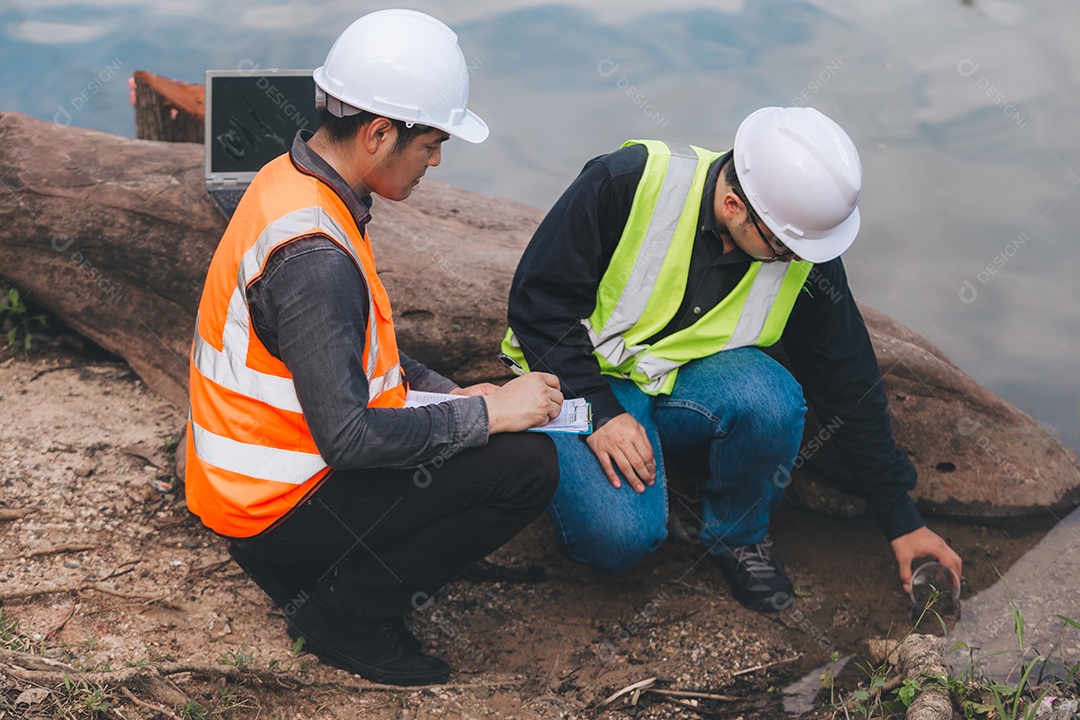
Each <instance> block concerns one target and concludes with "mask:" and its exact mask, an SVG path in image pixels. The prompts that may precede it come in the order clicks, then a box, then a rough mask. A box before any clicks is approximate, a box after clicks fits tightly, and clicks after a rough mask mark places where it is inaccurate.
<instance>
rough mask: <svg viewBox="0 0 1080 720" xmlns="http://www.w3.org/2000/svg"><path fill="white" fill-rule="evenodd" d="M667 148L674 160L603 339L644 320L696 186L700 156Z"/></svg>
mask: <svg viewBox="0 0 1080 720" xmlns="http://www.w3.org/2000/svg"><path fill="white" fill-rule="evenodd" d="M668 148H669V149H670V150H671V159H670V160H669V161H668V167H667V173H666V174H665V175H664V182H663V184H662V185H661V186H660V194H659V197H657V199H656V208H655V209H654V210H653V213H652V217H651V218H650V219H649V229H648V230H646V231H645V237H644V238H643V239H642V242H641V249H640V250H639V251H638V255H637V258H635V259H634V268H633V269H632V270H631V271H630V278H629V279H628V280H627V281H626V285H625V286H623V291H622V294H621V295H620V296H619V301H618V302H617V303H616V304H615V309H614V310H613V311H612V312H611V315H610V316H609V317H608V319H607V320H606V321H605V322H604V327H603V328H601V329H600V331H599V333H598V335H599V336H600V338H601V339H607V338H610V337H612V336H614V335H622V334H623V333H624V332H626V331H627V330H629V329H630V328H632V327H633V326H634V325H635V324H636V323H637V321H638V320H639V319H641V314H642V313H643V312H644V311H645V307H646V306H647V305H648V304H649V298H650V297H651V296H652V292H653V287H654V286H655V285H656V278H657V277H659V276H660V268H661V267H662V266H663V264H664V257H665V256H666V255H667V252H668V249H669V248H670V247H671V241H672V239H673V238H674V237H675V228H676V227H677V226H678V224H679V218H680V217H681V216H682V212H683V206H684V205H686V197H687V195H688V194H689V193H690V187H691V186H692V185H693V184H694V175H695V174H696V173H697V166H698V156H697V153H695V152H694V150H693V148H691V147H690V146H689V145H685V144H671V143H669V144H668Z"/></svg>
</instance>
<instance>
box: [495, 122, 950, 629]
mask: <svg viewBox="0 0 1080 720" xmlns="http://www.w3.org/2000/svg"><path fill="white" fill-rule="evenodd" d="M861 188H862V168H861V165H860V162H859V156H858V153H857V151H856V149H855V145H854V143H853V142H852V141H851V139H850V138H849V137H848V135H847V133H845V132H844V130H843V129H842V128H840V126H839V125H837V124H836V123H835V122H833V121H832V120H830V119H829V118H827V117H826V116H825V115H823V114H821V113H820V112H818V111H817V110H813V109H810V108H778V107H770V108H763V109H761V110H758V111H757V112H754V113H753V114H751V115H750V116H749V117H747V118H746V120H745V121H744V122H743V123H742V124H741V125H740V127H739V129H738V131H737V133H736V135H735V142H734V148H733V150H732V151H731V152H727V153H716V152H710V151H707V150H704V149H702V148H698V147H691V146H686V145H681V144H675V143H664V142H659V141H651V140H646V141H631V142H628V143H626V144H625V145H624V146H623V147H622V148H620V149H619V150H616V151H615V152H612V153H609V154H607V155H603V156H600V157H598V158H595V159H594V160H592V161H591V162H589V163H588V164H587V165H586V166H585V168H584V170H583V171H582V172H581V174H580V175H579V177H578V178H577V179H576V180H575V181H574V183H573V184H572V185H571V186H570V187H569V189H567V190H566V192H565V193H564V194H563V196H562V197H561V198H560V199H559V200H558V201H557V202H556V204H555V206H554V207H553V208H552V209H551V211H550V212H549V213H548V215H547V217H546V218H545V219H544V221H543V222H542V223H541V225H540V227H539V228H538V229H537V231H536V234H535V235H534V236H533V239H532V241H531V242H530V244H529V246H528V248H527V249H526V251H525V253H524V255H523V256H522V259H521V263H520V265H519V266H518V269H517V273H516V275H515V277H514V282H513V286H512V289H511V292H510V303H509V320H510V330H509V331H508V333H507V336H506V338H505V340H504V342H503V352H504V353H506V354H507V355H510V356H511V357H512V358H514V359H515V360H517V362H518V363H519V364H520V365H522V366H523V367H525V368H532V369H533V370H543V371H546V372H550V373H553V374H555V375H556V376H558V377H559V379H560V381H561V382H562V388H563V391H564V392H565V393H566V394H567V395H574V396H580V397H584V398H586V399H588V400H589V401H591V402H592V404H593V412H594V417H595V418H596V431H595V432H594V433H593V434H592V435H591V436H589V437H588V438H587V440H586V441H585V442H582V441H581V440H580V439H578V438H576V437H571V438H567V437H560V438H556V439H555V441H556V446H557V448H558V454H559V467H560V471H561V480H560V486H559V489H558V491H557V492H556V495H555V499H554V501H553V502H552V505H551V508H550V515H551V518H552V520H553V522H554V524H555V528H556V532H557V534H558V539H559V542H560V544H561V546H562V547H563V548H564V550H565V551H566V553H567V554H568V555H569V556H570V557H571V558H573V559H575V560H578V561H581V562H584V563H588V564H590V565H592V566H595V567H597V568H602V569H606V570H610V571H625V570H628V569H630V568H632V567H633V566H634V565H635V564H636V563H637V562H638V561H639V560H640V559H641V558H642V556H644V555H645V554H646V553H648V552H650V551H652V550H655V549H656V548H657V547H658V546H659V544H660V543H661V542H662V541H663V540H664V539H665V537H666V535H667V530H666V527H667V521H668V514H669V500H668V493H667V488H666V478H665V473H664V463H663V458H664V457H665V456H667V457H672V456H683V457H686V458H692V459H693V460H694V461H695V462H698V463H699V466H700V468H701V470H702V474H703V475H705V476H706V480H705V483H704V487H703V509H702V511H703V518H702V521H701V528H700V540H701V543H702V545H703V546H704V549H705V550H706V551H707V554H708V555H709V557H710V558H711V559H712V560H713V561H714V562H715V563H716V564H717V565H718V566H719V569H720V570H721V571H722V572H723V574H724V575H725V576H726V577H727V579H728V581H729V583H730V585H731V587H732V591H733V594H734V595H735V597H736V598H738V599H739V600H740V601H741V602H743V603H744V604H746V605H748V606H751V607H754V608H756V609H758V610H761V611H777V610H780V609H783V608H784V607H786V606H787V605H788V604H789V603H790V602H791V601H792V599H793V597H794V593H793V590H792V586H791V582H790V580H789V578H788V576H787V574H786V572H785V571H784V568H783V566H782V565H781V564H780V563H779V562H778V561H777V560H776V558H775V557H774V556H773V554H772V551H771V541H770V540H769V536H768V528H769V519H770V514H771V513H772V511H773V510H774V509H775V508H776V506H777V505H778V503H779V502H780V500H781V498H782V495H783V491H784V488H785V487H786V486H787V484H788V483H789V481H790V475H791V470H792V466H793V465H794V464H795V462H796V459H797V457H798V456H799V446H800V440H801V437H802V430H803V419H804V415H805V412H806V405H805V400H804V397H805V398H806V399H807V400H809V402H810V403H811V404H812V405H813V406H814V409H815V411H816V412H817V415H818V417H820V418H821V419H822V421H823V422H824V423H825V425H826V426H827V427H830V428H833V429H834V432H833V433H832V438H831V442H832V443H833V444H834V445H835V447H836V448H837V449H838V450H839V451H840V452H841V453H842V454H843V455H844V457H845V458H846V460H847V462H848V465H849V468H850V470H851V474H852V477H853V478H855V483H854V484H853V488H852V489H853V490H855V491H856V492H858V493H859V494H861V495H862V496H863V497H864V498H866V499H867V501H868V502H869V504H870V506H871V507H872V508H873V509H874V511H875V512H876V513H877V516H878V518H879V520H880V522H881V525H882V528H883V530H884V531H885V534H886V537H887V538H888V539H889V540H890V541H891V543H892V548H893V550H894V552H895V555H896V559H897V561H898V563H899V568H900V577H901V580H902V582H903V583H904V585H905V587H907V586H908V585H909V584H910V577H911V563H912V560H914V559H915V558H916V557H919V556H933V557H935V558H937V559H939V560H940V561H942V562H944V563H945V564H946V565H948V566H949V567H950V568H951V569H952V570H953V571H954V572H955V574H956V577H957V578H959V577H960V570H961V561H960V558H959V556H958V555H957V554H956V553H955V552H953V550H952V549H951V548H950V547H949V546H948V545H947V544H946V543H945V541H944V540H943V539H942V538H941V537H939V536H938V535H937V534H935V533H934V532H932V531H931V530H929V529H928V528H927V527H926V526H925V525H924V523H923V521H922V519H921V517H920V516H919V513H918V511H917V510H916V508H915V505H914V503H913V502H912V500H911V498H910V497H909V496H908V491H909V490H910V489H911V488H912V487H914V484H915V479H916V478H915V469H914V467H913V466H912V465H911V463H910V462H909V461H908V460H907V458H906V457H905V456H904V454H903V452H902V451H901V450H900V449H899V448H897V446H896V443H895V441H894V439H893V435H892V429H891V426H890V423H889V417H888V414H887V410H886V405H887V403H886V398H885V393H884V391H883V389H882V385H881V376H880V374H879V371H878V367H877V362H876V360H875V357H874V351H873V348H872V346H871V344H870V338H869V335H868V334H867V331H866V328H865V326H864V324H863V322H862V318H861V316H860V314H859V311H858V308H857V307H856V304H855V300H854V299H853V298H852V296H851V292H850V289H849V288H848V284H847V278H846V275H845V274H844V268H843V265H842V263H841V261H840V259H839V256H840V254H841V253H843V252H844V250H846V249H847V248H848V247H849V246H850V245H851V243H852V242H853V241H854V239H855V236H856V234H857V233H858V230H859V211H858V208H857V204H858V200H859V195H860V192H861ZM778 341H779V342H781V343H782V344H783V346H784V350H785V351H786V353H787V356H788V358H789V359H790V362H791V367H792V369H793V371H794V376H793V375H792V373H790V372H788V370H787V369H785V368H784V367H783V366H782V365H780V364H779V363H778V362H776V361H775V360H773V359H772V358H771V357H770V356H768V355H767V354H765V353H764V352H762V348H766V347H769V346H770V345H773V344H774V343H776V342H778ZM804 460H805V458H804Z"/></svg>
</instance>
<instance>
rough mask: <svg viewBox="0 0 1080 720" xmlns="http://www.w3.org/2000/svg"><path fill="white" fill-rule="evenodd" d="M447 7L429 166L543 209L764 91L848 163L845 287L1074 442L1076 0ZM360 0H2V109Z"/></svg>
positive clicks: (487, 1) (70, 110) (54, 99)
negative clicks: (617, 161)
mask: <svg viewBox="0 0 1080 720" xmlns="http://www.w3.org/2000/svg"><path fill="white" fill-rule="evenodd" d="M409 5H410V6H411V7H415V8H417V9H420V10H425V11H427V12H431V13H433V14H435V15H437V16H439V17H440V18H442V19H443V20H445V21H446V22H448V23H450V24H451V25H452V26H453V27H454V28H455V29H456V30H457V31H458V33H459V35H460V39H461V43H462V45H463V47H464V50H465V54H466V57H467V59H468V60H469V63H470V66H471V67H472V68H473V69H474V72H473V78H472V82H473V94H472V102H471V107H472V108H473V109H475V110H476V111H477V112H479V113H480V114H481V115H482V116H483V117H484V118H485V119H486V120H487V121H488V123H489V124H490V126H491V128H492V135H491V138H490V139H489V140H488V141H487V142H486V143H484V144H483V145H481V146H468V145H465V144H464V143H460V142H459V143H451V144H450V145H449V146H448V148H447V151H446V152H445V154H444V162H443V166H442V167H440V168H439V169H438V170H437V171H436V172H437V176H438V177H440V178H442V179H444V180H447V181H449V182H453V183H456V184H459V185H462V186H464V187H467V188H470V189H473V190H478V191H481V192H486V193H491V194H494V195H501V196H505V197H510V198H514V199H517V200H522V201H525V202H528V203H531V204H533V205H537V206H540V207H547V206H549V205H550V204H551V202H552V201H553V200H554V199H555V198H556V197H557V196H558V194H559V192H560V191H561V190H562V188H563V187H565V185H566V184H567V183H568V182H569V181H570V180H571V179H572V178H573V176H574V175H575V174H576V172H577V171H578V169H579V168H580V167H581V165H582V164H583V163H584V162H585V161H586V160H587V159H588V158H590V157H592V156H594V155H596V154H599V153H601V152H605V151H608V150H610V149H613V148H615V147H617V146H618V145H619V144H620V143H621V142H622V141H623V140H624V139H627V138H632V137H637V138H641V137H661V138H677V139H680V140H684V141H688V142H693V143H696V144H700V145H704V146H707V147H712V148H714V149H726V148H727V147H729V145H730V142H731V138H732V136H733V134H734V130H735V128H736V126H737V125H738V122H739V121H740V120H741V119H742V118H743V117H744V116H745V115H746V114H747V113H749V112H750V111H751V110H753V109H755V108H757V107H759V106H763V105H777V104H779V105H788V104H800V105H801V104H806V105H810V106H813V107H817V108H819V109H820V110H822V111H824V112H825V113H827V114H829V115H830V116H832V117H833V118H835V119H836V120H837V121H838V122H840V123H841V124H842V125H843V126H844V127H845V128H846V129H847V130H848V132H849V133H850V134H851V135H852V137H853V138H854V139H855V141H856V143H857V144H858V146H859V149H860V153H861V156H862V161H863V166H864V168H865V172H866V184H865V192H864V195H863V202H862V212H863V218H864V220H863V231H862V234H861V236H860V238H859V240H858V241H857V243H856V245H855V247H854V248H853V249H852V250H851V251H850V252H849V253H848V255H847V256H846V261H847V263H848V266H849V274H850V275H851V276H852V284H853V286H854V287H855V289H856V292H857V293H858V294H859V297H860V298H861V299H862V300H863V301H864V302H866V303H867V304H869V305H872V306H875V307H877V308H879V309H881V310H883V311H885V312H886V313H888V314H890V315H892V316H893V317H895V318H896V319H898V320H900V321H902V322H904V323H905V324H907V325H909V326H910V327H912V328H913V329H915V330H916V331H918V332H920V333H924V334H926V336H927V337H928V338H929V339H930V340H931V341H933V342H934V343H936V344H937V345H939V346H940V347H941V348H942V349H944V350H945V351H946V352H947V353H948V354H949V355H950V356H951V357H952V358H953V360H954V361H956V362H957V363H958V364H959V365H960V366H961V367H962V368H963V369H964V370H966V371H967V372H969V373H970V374H972V375H973V376H974V377H975V378H976V379H978V380H979V381H981V382H982V383H984V384H986V385H987V386H989V387H990V388H991V389H992V390H994V391H995V392H997V393H999V394H1001V395H1003V396H1004V397H1005V398H1006V399H1008V400H1010V401H1011V402H1013V403H1015V404H1016V405H1018V406H1019V407H1021V408H1022V409H1024V410H1026V411H1027V412H1029V413H1031V414H1032V415H1033V416H1035V417H1036V418H1037V419H1038V420H1039V421H1040V422H1042V423H1043V424H1045V425H1046V426H1047V427H1048V428H1050V429H1051V430H1052V432H1054V433H1055V434H1057V435H1058V436H1059V437H1061V438H1062V439H1064V440H1065V441H1066V442H1068V443H1069V444H1070V445H1072V446H1073V447H1074V448H1077V447H1080V418H1078V414H1080V382H1078V380H1080V372H1078V370H1077V368H1078V366H1080V363H1077V360H1076V354H1077V349H1078V344H1080V313H1078V312H1077V295H1078V291H1077V282H1076V280H1075V276H1076V274H1077V268H1078V267H1080V247H1078V243H1077V238H1076V234H1077V228H1078V227H1080V207H1078V204H1077V200H1078V198H1080V191H1078V190H1077V189H1076V185H1077V182H1078V181H1080V175H1078V174H1077V173H1080V135H1078V134H1077V132H1076V118H1077V117H1078V115H1080V113H1078V105H1080V92H1078V90H1080V45H1078V44H1077V43H1076V42H1075V41H1074V36H1075V34H1076V31H1077V30H1080V6H1078V5H1077V4H1076V3H1061V2H1050V1H1049V0H1036V1H1034V2H1026V3H1023V4H1020V3H1013V2H1003V1H997V2H983V1H981V0H971V1H968V2H949V1H946V0H934V1H931V0H903V1H902V2H896V1H895V0H869V1H866V0H864V1H863V2H858V3H856V2H854V1H853V0H838V1H837V2H802V3H799V2H782V1H774V2H756V3H745V4H744V3H741V2H712V3H694V2H687V1H686V0H674V1H673V2H669V3H665V8H666V9H664V10H662V11H658V10H657V9H656V8H657V7H658V4H657V3H655V2H642V1H641V0H631V1H630V2H619V3H616V2H605V3H575V4H570V5H566V4H558V5H557V4H545V3H544V2H537V3H535V4H533V3H532V2H527V1H522V2H516V1H515V0H511V1H510V2H494V0H483V1H482V2H474V3H455V4H444V3H434V2H429V1H421V0H417V1H416V2H412V3H410V4H409ZM380 7H385V6H384V5H375V4H371V3H356V2H324V3H320V4H314V3H291V4H281V5H267V4H263V3H255V2H247V1H245V2H230V3H213V2H209V0H138V1H136V0H107V1H106V0H101V1H98V2H94V1H88V2H69V1H68V0H37V1H35V2H33V3H30V2H18V3H14V2H0V35H2V38H3V39H2V45H0V60H2V62H0V99H2V102H0V108H2V109H5V110H18V111H21V112H24V113H27V114H30V115H34V116H36V117H40V118H45V119H50V120H52V119H54V118H55V119H58V120H60V121H62V122H67V118H70V122H72V123H74V124H76V125H82V126H86V127H92V128H98V129H102V130H107V131H110V132H114V133H119V134H123V135H132V134H133V132H134V129H133V116H132V110H131V108H130V106H129V105H128V99H127V77H128V76H129V75H130V74H131V72H132V71H134V70H136V69H145V70H150V71H153V72H157V73H160V74H164V75H168V76H172V77H176V78H180V79H183V80H188V81H196V82H201V80H202V73H203V71H204V70H205V69H207V68H222V69H228V68H235V67H237V65H238V64H240V63H242V62H245V61H247V62H249V63H251V62H254V63H258V64H260V65H263V66H266V67H315V66H316V65H318V64H320V63H321V61H322V59H323V57H324V56H325V52H326V50H327V49H328V47H329V45H330V43H331V42H332V40H333V38H334V37H336V35H337V34H338V33H339V32H340V31H341V29H342V28H344V27H345V26H346V25H347V24H348V22H350V21H351V20H352V19H354V18H355V17H357V16H358V15H360V14H363V13H364V12H367V11H369V10H374V9H378V8H380Z"/></svg>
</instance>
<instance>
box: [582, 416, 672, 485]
mask: <svg viewBox="0 0 1080 720" xmlns="http://www.w3.org/2000/svg"><path fill="white" fill-rule="evenodd" d="M587 442H588V443H589V447H590V448H592V451H593V452H594V453H595V454H596V458H597V459H598V460H599V461H600V467H602V468H604V474H605V475H607V478H608V482H610V483H611V485H612V486H613V487H621V486H622V482H621V481H620V480H619V475H618V474H617V473H616V472H615V466H618V468H619V470H621V471H622V474H623V476H624V477H626V479H627V481H628V482H629V483H630V487H632V488H634V490H635V491H637V492H639V493H640V492H645V486H646V485H649V486H650V487H651V486H652V484H653V483H654V482H655V481H656V460H654V459H653V449H652V444H651V443H650V442H649V436H648V435H646V434H645V428H644V427H642V426H641V423H639V422H638V421H637V420H635V419H634V416H633V415H631V414H630V413H623V414H622V415H616V416H615V417H614V418H612V419H611V420H608V421H607V422H606V423H604V425H603V426H602V427H601V428H600V429H599V430H597V431H596V432H594V433H593V434H592V435H590V436H589V439H588V441H587ZM613 463H614V464H613Z"/></svg>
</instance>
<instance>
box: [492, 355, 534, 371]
mask: <svg viewBox="0 0 1080 720" xmlns="http://www.w3.org/2000/svg"><path fill="white" fill-rule="evenodd" d="M496 357H498V358H499V359H500V360H502V363H503V365H505V366H506V367H508V368H510V372H512V373H514V374H515V375H524V374H525V373H527V372H528V370H526V369H525V368H523V367H521V365H519V364H518V361H517V360H515V359H514V358H512V357H510V356H509V355H507V354H506V353H499V354H498V355H497V356H496Z"/></svg>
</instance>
